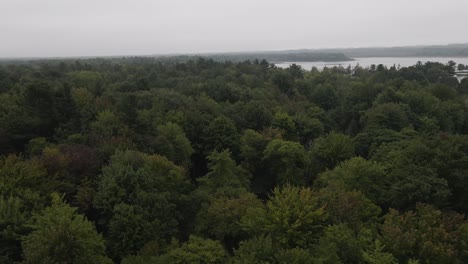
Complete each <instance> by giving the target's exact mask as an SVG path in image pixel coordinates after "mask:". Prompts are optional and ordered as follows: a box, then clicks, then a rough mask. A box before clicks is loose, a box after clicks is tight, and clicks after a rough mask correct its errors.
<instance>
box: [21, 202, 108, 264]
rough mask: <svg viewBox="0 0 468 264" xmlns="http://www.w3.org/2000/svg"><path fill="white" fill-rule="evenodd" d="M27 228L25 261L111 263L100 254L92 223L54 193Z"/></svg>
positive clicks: (101, 247)
mask: <svg viewBox="0 0 468 264" xmlns="http://www.w3.org/2000/svg"><path fill="white" fill-rule="evenodd" d="M31 228H32V229H33V231H32V232H31V233H30V234H28V235H27V236H25V237H24V239H23V242H22V246H23V251H24V256H25V262H26V263H112V262H111V261H110V260H109V259H107V258H106V257H105V255H104V249H105V248H104V240H103V239H102V236H100V235H99V234H98V233H97V232H96V229H95V227H94V225H93V224H92V223H91V222H89V221H88V220H87V219H86V218H85V217H84V216H82V215H79V214H77V213H76V209H75V208H72V207H70V206H68V205H67V204H66V203H65V202H63V201H62V200H61V198H60V197H59V196H58V195H57V194H55V195H53V197H52V205H51V206H50V207H47V208H45V209H44V210H43V211H42V212H41V213H40V214H39V215H37V216H36V217H35V218H34V222H33V223H32V224H31Z"/></svg>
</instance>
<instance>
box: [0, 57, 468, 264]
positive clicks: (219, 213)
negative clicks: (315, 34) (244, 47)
mask: <svg viewBox="0 0 468 264" xmlns="http://www.w3.org/2000/svg"><path fill="white" fill-rule="evenodd" d="M457 68H459V66H458V65H457V64H456V63H455V62H448V63H447V64H441V63H433V62H428V63H424V64H423V63H418V64H416V65H414V66H411V67H404V68H401V69H396V68H395V67H391V68H387V67H384V66H383V65H376V66H375V67H370V68H361V67H359V66H357V67H355V68H351V67H348V68H341V67H334V68H325V69H324V70H323V71H318V70H317V69H312V70H310V71H307V70H304V69H302V68H301V67H299V66H297V65H292V66H290V67H289V68H286V69H281V68H277V67H275V66H274V65H273V64H271V63H270V62H267V61H266V60H250V61H242V62H232V61H225V62H219V61H215V60H213V59H206V58H192V59H186V60H183V61H181V60H179V59H174V60H171V59H168V58H164V59H157V58H126V59H118V58H109V59H83V60H38V61H22V62H18V63H16V62H5V63H3V64H1V65H0V155H1V156H0V234H1V236H0V263H77V264H79V263H123V264H146V263H148V264H149V263H278V264H279V263H314V264H315V263H323V264H325V263H368V264H382V263H421V264H422V263H467V262H468V251H467V245H468V221H467V219H466V217H465V215H466V214H467V213H468V194H467V193H468V192H467V190H468V189H467V188H468V104H467V99H468V86H467V84H468V83H467V82H466V80H468V79H464V80H462V81H461V82H459V81H458V80H457V79H456V78H455V77H454V72H455V70H456V69H457Z"/></svg>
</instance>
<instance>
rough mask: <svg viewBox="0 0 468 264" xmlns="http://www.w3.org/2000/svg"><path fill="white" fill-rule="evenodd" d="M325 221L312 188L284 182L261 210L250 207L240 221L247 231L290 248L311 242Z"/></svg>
mask: <svg viewBox="0 0 468 264" xmlns="http://www.w3.org/2000/svg"><path fill="white" fill-rule="evenodd" d="M325 220H326V214H325V210H324V208H323V207H320V205H319V199H318V195H317V194H316V193H315V192H314V191H312V190H311V189H309V188H300V187H295V186H292V185H285V186H283V187H281V188H280V187H277V188H275V189H274V190H273V194H272V196H270V197H269V200H268V202H267V204H266V206H265V208H264V209H263V210H259V209H253V210H250V211H249V212H248V213H247V215H246V216H245V217H244V218H243V219H242V221H241V223H242V225H243V226H244V228H246V230H248V231H249V233H251V234H266V235H270V236H271V239H272V241H273V244H274V245H277V246H279V247H283V248H294V247H296V246H300V247H307V246H309V245H311V244H312V243H313V242H314V241H315V239H317V238H318V237H319V235H320V233H321V230H322V228H323V223H324V221H325Z"/></svg>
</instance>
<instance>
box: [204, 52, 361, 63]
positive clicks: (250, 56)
mask: <svg viewBox="0 0 468 264" xmlns="http://www.w3.org/2000/svg"><path fill="white" fill-rule="evenodd" d="M200 56H201V57H205V58H210V59H213V60H215V61H233V62H239V61H246V60H255V59H257V60H267V61H268V62H271V63H277V62H289V61H298V62H299V61H303V62H306V61H352V60H353V59H351V58H349V57H348V56H346V55H344V54H343V53H334V52H312V51H304V52H298V51H291V52H289V51H288V52H284V51H273V52H246V53H218V54H202V55H200Z"/></svg>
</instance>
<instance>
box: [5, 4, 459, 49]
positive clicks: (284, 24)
mask: <svg viewBox="0 0 468 264" xmlns="http://www.w3.org/2000/svg"><path fill="white" fill-rule="evenodd" d="M467 25H468V0H0V57H66V56H113V55H152V54H171V53H206V52H229V51H259V50H285V49H301V48H310V49H314V48H341V47H374V46H386V47H388V46H403V45H432V44H448V43H467V42H468V29H467V27H466V26H467Z"/></svg>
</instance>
